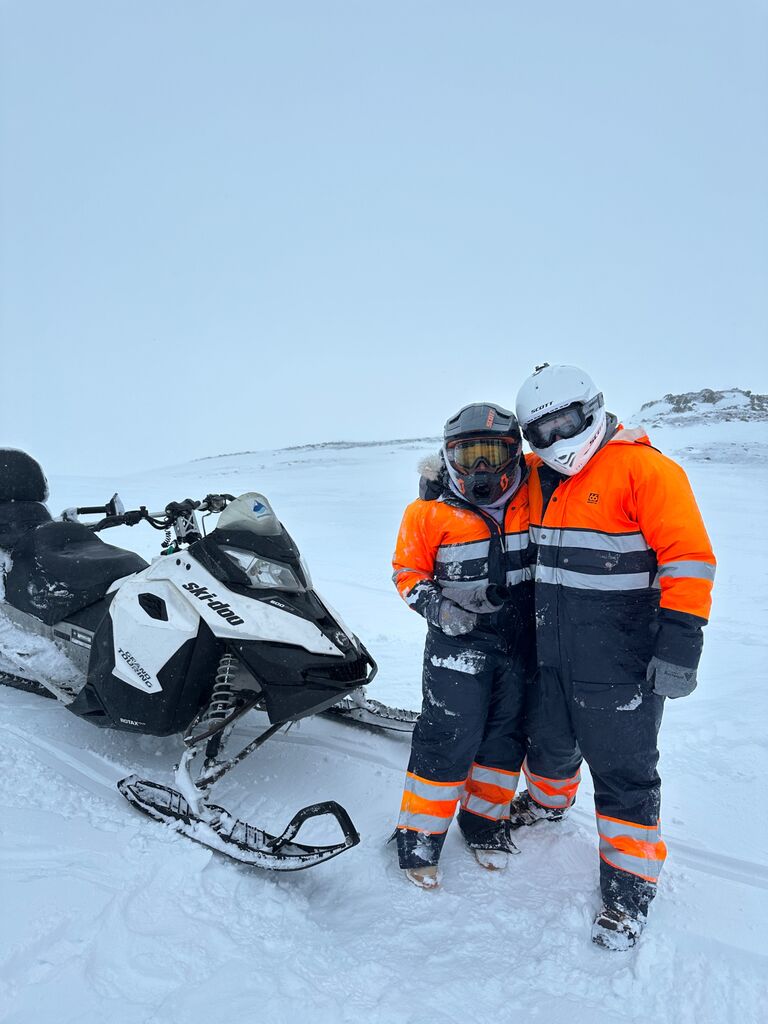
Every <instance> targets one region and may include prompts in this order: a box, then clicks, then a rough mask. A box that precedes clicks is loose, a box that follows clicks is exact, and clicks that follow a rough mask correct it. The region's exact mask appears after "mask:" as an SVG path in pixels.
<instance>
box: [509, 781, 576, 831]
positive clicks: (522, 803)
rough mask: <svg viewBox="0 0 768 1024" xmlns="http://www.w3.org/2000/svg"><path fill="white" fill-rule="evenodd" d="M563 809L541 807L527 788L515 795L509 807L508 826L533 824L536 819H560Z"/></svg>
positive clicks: (516, 826)
mask: <svg viewBox="0 0 768 1024" xmlns="http://www.w3.org/2000/svg"><path fill="white" fill-rule="evenodd" d="M564 815H565V809H562V810H560V809H559V808H557V807H543V806H542V805H541V804H537V803H536V801H535V800H534V799H533V797H532V796H531V794H530V793H529V792H528V790H527V789H524V790H523V792H522V793H520V794H519V795H518V796H516V797H515V799H514V800H513V801H512V803H511V805H510V808H509V827H510V828H511V829H516V828H522V827H523V825H535V824H536V822H538V821H562V820H563V817H564Z"/></svg>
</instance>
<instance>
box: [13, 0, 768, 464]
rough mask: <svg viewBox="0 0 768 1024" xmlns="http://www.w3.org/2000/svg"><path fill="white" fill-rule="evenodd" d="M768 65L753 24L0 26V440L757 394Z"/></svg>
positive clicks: (626, 15) (35, 16)
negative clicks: (581, 380)
mask: <svg viewBox="0 0 768 1024" xmlns="http://www.w3.org/2000/svg"><path fill="white" fill-rule="evenodd" d="M767 55H768V5H766V4H765V3H764V2H762V0H728V2H725V3H724V2H722V0H717V2H714V0H686V2H675V0H643V2H642V3H638V2H635V0H603V2H592V0H580V2H578V3H576V2H574V0H561V2H554V0H553V2H548V3H546V4H544V3H531V2H523V0H505V2H501V0H498V2H482V3H480V2H476V3H470V2H462V3H457V2H445V0H441V2H418V0H408V2H394V0H387V2H386V3H373V2H369V3H364V2H352V0H348V2H343V3H342V2H331V0H311V2H309V0H308V2H288V0H285V2H282V0H274V2H272V3H266V2H260V0H247V2H246V0H244V2H239V0H217V2H216V3H211V2H207V0H206V2H201V0H200V2H189V0H185V2H168V0H131V2H127V0H125V2H118V0H91V2H83V0H67V2H66V3H65V2H61V0H55V2H54V0H48V2H42V0H0V76H1V77H0V133H1V134H0V146H1V151H0V158H1V162H0V203H1V205H0V332H1V333H0V346H1V347H2V354H1V355H0V444H6V445H12V446H14V447H22V448H26V449H27V450H29V451H31V452H32V453H33V454H35V455H36V456H37V457H38V458H40V459H41V460H42V461H43V463H44V465H45V468H46V469H47V470H48V471H49V472H50V473H67V472H88V471H92V472H94V473H98V474H103V473H106V472H108V471H110V470H115V471H121V470H122V471H125V470H132V469H139V468H141V467H142V466H157V465H167V464H169V463H172V462H178V461H181V460H185V459H188V458H195V457H200V456H205V455H214V454H217V453H220V452H231V451H241V450H247V449H259V448H272V447H279V446H284V445H292V444H301V443H306V442H315V441H324V440H335V439H353V440H365V439H384V438H395V437H411V436H423V435H433V434H436V433H438V432H439V431H440V429H441V427H442V424H443V422H444V421H445V419H446V418H447V416H448V415H449V414H450V413H452V412H454V411H455V410H456V409H457V408H458V407H460V406H461V405H463V404H465V403H467V402H470V401H478V400H483V399H489V400H493V401H497V402H499V403H502V404H506V405H509V406H513V405H514V399H515V394H516V392H517V388H518V386H519V384H520V383H521V381H522V379H523V377H524V376H526V375H527V373H529V372H530V370H531V369H532V367H533V364H534V363H536V362H540V361H543V360H548V361H550V362H574V363H577V364H580V365H582V366H583V367H584V368H586V369H587V370H589V371H591V372H592V375H593V377H595V379H596V380H597V382H598V383H599V385H600V386H601V387H602V388H603V391H604V392H605V395H606V401H607V405H608V407H609V408H610V409H612V410H614V411H616V412H618V413H622V412H623V413H624V414H628V413H632V412H634V411H635V409H636V408H638V407H639V405H640V404H641V403H642V402H644V401H647V400H650V399H653V398H657V397H660V396H661V395H663V394H665V393H666V392H669V391H688V390H693V389H699V388H701V387H713V388H720V387H729V386H734V385H735V386H740V387H745V388H751V389H752V390H754V391H763V392H765V391H768V356H766V349H767V348H768V345H767V344H766V343H767V342H768V289H767V288H766V284H767V283H768V129H767V118H766V110H767V109H768V56H767Z"/></svg>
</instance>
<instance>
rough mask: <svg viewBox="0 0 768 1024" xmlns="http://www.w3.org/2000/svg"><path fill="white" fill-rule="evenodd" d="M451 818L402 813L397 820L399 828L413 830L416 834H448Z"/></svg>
mask: <svg viewBox="0 0 768 1024" xmlns="http://www.w3.org/2000/svg"><path fill="white" fill-rule="evenodd" d="M451 820H452V816H451V818H434V817H432V816H431V815H429V814H410V813H409V812H408V811H401V812H400V817H399V818H398V820H397V827H398V828H411V829H414V830H415V831H416V832H432V833H435V832H447V831H448V826H449V825H450V824H451Z"/></svg>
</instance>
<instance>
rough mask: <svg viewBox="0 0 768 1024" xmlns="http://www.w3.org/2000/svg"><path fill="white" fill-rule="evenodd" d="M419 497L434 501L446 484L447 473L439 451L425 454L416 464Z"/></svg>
mask: <svg viewBox="0 0 768 1024" xmlns="http://www.w3.org/2000/svg"><path fill="white" fill-rule="evenodd" d="M418 470H419V474H420V477H419V497H420V498H422V499H423V500H424V501H435V500H436V499H437V498H439V497H440V495H441V494H442V493H443V491H444V490H445V488H446V487H447V486H448V474H447V473H446V470H445V461H444V459H443V453H442V452H441V451H437V452H434V453H433V454H432V455H427V456H425V457H424V458H423V459H421V461H420V462H419V464H418Z"/></svg>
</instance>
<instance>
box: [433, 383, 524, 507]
mask: <svg viewBox="0 0 768 1024" xmlns="http://www.w3.org/2000/svg"><path fill="white" fill-rule="evenodd" d="M522 444H523V441H522V437H521V434H520V428H519V426H518V423H517V419H516V418H515V414H514V413H512V412H510V411H509V410H508V409H502V407H501V406H499V405H494V404H492V403H491V402H475V403H473V404H472V405H465V406H464V408H463V409H459V411H458V412H457V413H456V415H455V416H451V418H450V419H449V420H448V422H447V423H446V424H445V428H444V430H443V458H444V459H445V467H446V469H447V471H448V475H449V476H450V478H451V480H452V481H453V484H454V486H455V487H456V489H457V490H458V492H459V493H460V494H461V495H463V496H464V497H465V498H466V499H467V501H471V502H472V503H473V504H474V505H493V504H495V502H497V501H498V500H499V499H500V498H501V497H502V496H503V495H504V494H505V493H506V492H507V491H508V490H509V489H510V488H511V487H512V486H513V485H514V482H515V480H516V479H517V468H518V466H519V464H520V460H521V457H522Z"/></svg>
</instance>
